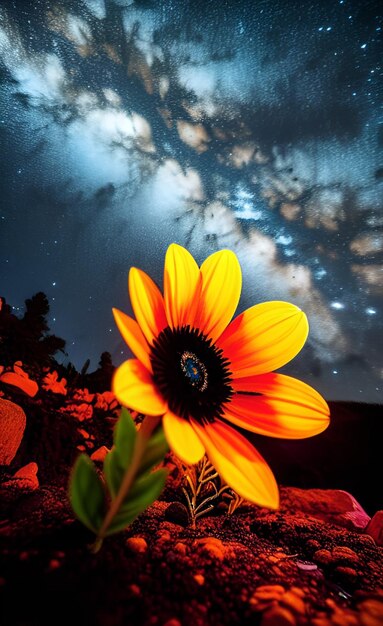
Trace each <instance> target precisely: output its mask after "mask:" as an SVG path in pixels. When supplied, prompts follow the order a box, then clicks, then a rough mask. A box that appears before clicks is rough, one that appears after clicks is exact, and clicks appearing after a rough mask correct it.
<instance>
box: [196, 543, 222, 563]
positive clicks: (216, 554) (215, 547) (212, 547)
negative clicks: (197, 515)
mask: <svg viewBox="0 0 383 626" xmlns="http://www.w3.org/2000/svg"><path fill="white" fill-rule="evenodd" d="M194 543H195V545H196V546H198V547H200V548H201V552H204V553H205V554H207V555H209V556H210V557H212V558H214V559H217V560H218V561H223V559H224V558H225V546H224V545H223V543H222V541H221V540H220V539H216V538H215V537H204V538H203V539H197V540H196V541H195V542H194Z"/></svg>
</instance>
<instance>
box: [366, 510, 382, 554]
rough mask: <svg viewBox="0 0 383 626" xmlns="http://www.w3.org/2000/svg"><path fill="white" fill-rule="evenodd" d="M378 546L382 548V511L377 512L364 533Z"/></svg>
mask: <svg viewBox="0 0 383 626" xmlns="http://www.w3.org/2000/svg"><path fill="white" fill-rule="evenodd" d="M365 532H366V533H367V534H368V535H369V536H370V537H372V538H373V539H374V541H375V543H376V544H377V545H378V546H383V511H377V512H376V513H375V515H374V516H373V518H372V519H371V520H370V522H369V524H368V526H367V528H366V531H365Z"/></svg>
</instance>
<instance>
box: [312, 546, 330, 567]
mask: <svg viewBox="0 0 383 626" xmlns="http://www.w3.org/2000/svg"><path fill="white" fill-rule="evenodd" d="M313 559H314V561H317V562H318V563H320V564H321V565H330V563H333V562H334V558H333V556H332V554H331V552H330V550H324V549H323V550H317V551H316V552H314V555H313Z"/></svg>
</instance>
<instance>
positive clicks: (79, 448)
mask: <svg viewBox="0 0 383 626" xmlns="http://www.w3.org/2000/svg"><path fill="white" fill-rule="evenodd" d="M76 448H77V450H80V452H85V450H86V448H85V446H83V445H80V446H76Z"/></svg>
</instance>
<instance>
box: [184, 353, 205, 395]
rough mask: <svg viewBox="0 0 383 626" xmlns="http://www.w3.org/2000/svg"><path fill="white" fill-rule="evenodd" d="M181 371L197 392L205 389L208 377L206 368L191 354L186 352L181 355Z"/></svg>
mask: <svg viewBox="0 0 383 626" xmlns="http://www.w3.org/2000/svg"><path fill="white" fill-rule="evenodd" d="M181 369H182V371H183V373H184V374H185V376H186V378H187V379H188V381H189V383H190V384H191V385H192V386H193V387H196V388H197V389H198V390H199V391H205V389H207V380H208V376H207V371H206V367H205V366H204V364H203V363H202V361H200V360H199V358H198V357H197V356H196V355H195V354H193V352H188V351H187V350H186V352H184V353H183V355H182V356H181Z"/></svg>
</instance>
